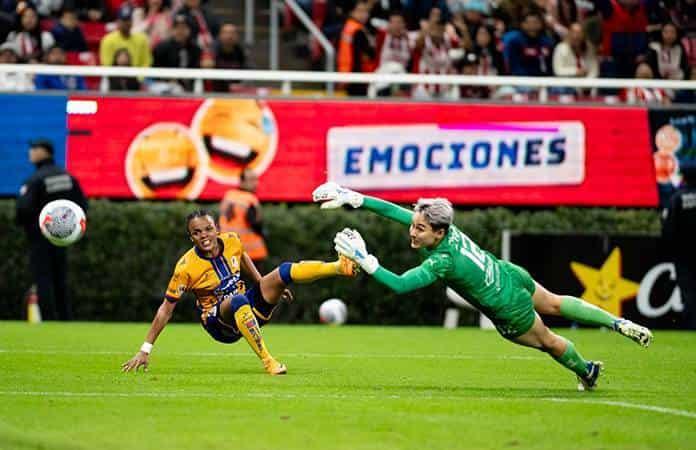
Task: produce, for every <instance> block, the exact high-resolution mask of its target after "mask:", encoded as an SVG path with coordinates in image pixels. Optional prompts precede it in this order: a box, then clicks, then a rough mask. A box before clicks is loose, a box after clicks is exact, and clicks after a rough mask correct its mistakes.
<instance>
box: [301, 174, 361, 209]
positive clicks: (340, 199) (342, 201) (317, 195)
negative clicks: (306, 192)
mask: <svg viewBox="0 0 696 450" xmlns="http://www.w3.org/2000/svg"><path fill="white" fill-rule="evenodd" d="M312 200H313V201H314V202H317V203H321V208H322V209H334V208H338V207H340V206H343V205H350V206H352V207H353V208H359V207H361V206H362V204H363V200H364V196H363V195H362V194H361V193H359V192H355V191H352V190H350V189H346V188H344V187H341V186H340V185H338V184H336V183H334V182H333V181H329V182H328V183H324V184H322V185H321V186H317V188H316V189H314V192H312Z"/></svg>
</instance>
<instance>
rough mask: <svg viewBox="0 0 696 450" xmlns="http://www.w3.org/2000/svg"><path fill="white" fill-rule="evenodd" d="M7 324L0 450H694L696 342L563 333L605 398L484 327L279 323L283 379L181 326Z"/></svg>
mask: <svg viewBox="0 0 696 450" xmlns="http://www.w3.org/2000/svg"><path fill="white" fill-rule="evenodd" d="M148 326H149V325H148V324H103V323H74V324H60V323H44V324H42V325H38V326H31V325H28V324H25V323H19V322H0V449H2V450H28V449H55V450H77V449H84V450H87V449H89V450H93V449H114V450H140V449H166V450H176V449H211V450H213V449H214V450H225V449H240V450H241V449H281V450H290V449H302V450H312V449H375V450H377V449H392V448H399V449H418V450H424V449H457V448H466V449H505V448H510V449H527V448H535V449H536V448H539V449H566V450H568V449H583V450H587V449H606V450H618V449H631V450H637V449H670V450H673V449H693V448H696V333H686V332H666V331H662V332H661V331H658V332H657V333H656V339H655V342H654V344H653V346H652V347H651V348H649V349H647V350H645V349H643V348H640V347H639V346H637V345H635V344H634V343H632V342H630V341H628V340H626V339H624V338H622V337H620V336H618V335H616V334H613V333H609V332H606V331H601V330H575V331H572V330H560V331H561V333H562V334H564V335H565V336H567V337H568V338H570V339H572V340H573V341H574V342H575V344H576V346H577V348H578V349H579V350H580V352H581V353H582V354H583V355H584V356H585V357H586V358H592V359H600V360H603V361H604V363H605V366H606V372H605V374H604V376H603V378H602V379H601V380H600V386H599V389H598V390H597V391H595V392H589V393H588V392H585V393H583V392H577V391H576V383H575V379H574V377H573V376H571V374H570V373H568V372H566V371H565V370H564V369H562V368H561V367H560V366H558V365H557V364H556V363H554V362H553V361H552V360H550V358H548V357H547V356H545V355H544V354H542V353H539V352H537V351H534V350H530V349H525V348H522V347H519V346H516V345H513V344H511V343H509V342H507V341H505V340H503V339H502V338H500V337H499V336H498V335H497V334H496V333H495V332H490V331H481V330H477V329H471V328H460V329H457V330H444V329H440V328H426V327H419V328H409V327H390V328H380V327H359V326H345V327H324V326H287V325H270V326H268V327H266V328H265V329H264V332H265V336H266V340H267V343H268V344H269V347H270V349H271V351H272V352H273V354H274V355H275V356H276V357H277V358H278V359H279V360H281V361H283V362H285V363H286V364H287V365H288V368H289V373H288V375H286V376H283V377H270V376H268V375H266V374H265V373H263V371H262V368H261V364H260V363H259V361H258V360H257V358H256V357H255V356H254V355H253V354H252V353H251V350H250V349H249V348H248V346H247V345H246V343H245V342H243V341H242V342H238V343H236V344H234V345H223V344H218V343H216V342H214V341H212V340H211V339H210V338H209V337H208V336H207V335H206V334H205V333H204V332H203V330H202V329H201V328H200V327H199V326H197V325H194V324H171V325H170V326H168V327H167V329H166V330H165V331H164V333H163V335H162V336H161V337H160V340H159V341H158V342H157V345H156V346H155V350H154V352H153V356H152V358H151V367H150V371H149V372H148V373H138V374H133V373H131V374H123V373H121V372H120V371H119V366H120V364H121V363H122V362H124V361H125V360H126V359H128V358H129V357H130V356H131V355H132V354H133V353H134V351H135V350H137V349H138V348H139V346H140V344H141V343H142V340H143V336H144V335H145V332H146V331H147V328H148Z"/></svg>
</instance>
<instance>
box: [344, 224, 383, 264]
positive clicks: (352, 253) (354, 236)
mask: <svg viewBox="0 0 696 450" xmlns="http://www.w3.org/2000/svg"><path fill="white" fill-rule="evenodd" d="M334 244H336V245H335V249H336V251H337V252H338V253H340V254H341V255H344V256H346V257H347V258H350V259H352V260H353V261H355V262H356V263H358V264H359V265H360V267H362V269H363V270H364V271H365V272H366V273H368V274H370V275H372V274H373V273H375V272H376V271H377V269H378V268H379V261H377V258H375V257H374V256H373V255H370V254H369V253H367V248H366V247H365V241H364V240H363V238H362V236H360V233H358V232H357V231H356V230H351V229H350V228H346V229H344V230H343V231H339V232H338V233H336V237H335V238H334Z"/></svg>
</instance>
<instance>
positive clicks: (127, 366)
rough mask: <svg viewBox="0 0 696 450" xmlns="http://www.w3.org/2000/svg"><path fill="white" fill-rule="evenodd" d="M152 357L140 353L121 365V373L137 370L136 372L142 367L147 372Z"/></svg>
mask: <svg viewBox="0 0 696 450" xmlns="http://www.w3.org/2000/svg"><path fill="white" fill-rule="evenodd" d="M149 357H150V355H148V354H147V353H145V352H138V353H136V354H135V356H134V357H132V358H131V359H129V360H128V361H126V362H124V363H123V364H122V365H121V371H122V372H130V371H131V370H135V371H136V372H137V371H138V369H140V367H142V368H143V372H147V365H148V359H149Z"/></svg>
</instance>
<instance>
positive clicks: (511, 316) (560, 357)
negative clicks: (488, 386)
mask: <svg viewBox="0 0 696 450" xmlns="http://www.w3.org/2000/svg"><path fill="white" fill-rule="evenodd" d="M313 199H314V201H315V202H320V203H322V205H321V207H322V208H324V209H327V208H329V209H330V208H338V207H340V206H342V205H350V206H352V207H353V208H359V207H363V208H365V209H368V210H370V211H372V212H375V213H377V214H379V215H381V216H384V217H387V218H389V219H392V220H395V221H397V222H400V223H402V224H404V225H409V226H410V228H409V236H410V238H411V248H413V249H416V250H418V251H419V252H420V253H421V255H422V256H423V258H424V261H423V263H422V264H421V265H420V266H418V267H415V268H413V269H410V270H408V271H406V272H405V273H403V274H402V275H396V274H394V273H393V272H391V271H389V270H388V269H385V268H384V267H381V266H380V265H379V261H378V260H377V258H375V257H374V256H373V255H370V254H369V253H368V252H367V250H366V248H365V242H364V241H363V239H362V237H361V236H360V234H359V233H358V232H357V231H355V230H349V229H345V230H343V231H341V232H339V233H338V234H337V235H336V238H335V239H334V243H335V244H336V250H337V251H338V252H339V254H342V255H345V256H347V257H349V258H351V259H352V260H354V261H355V262H357V263H358V264H359V265H360V266H361V267H362V268H363V270H364V271H365V272H367V273H368V274H370V275H372V276H373V277H375V279H377V281H379V282H380V283H382V284H384V285H386V286H388V287H389V288H391V289H392V290H394V291H395V292H397V293H404V292H410V291H413V290H415V289H419V288H422V287H425V286H428V285H430V284H432V283H433V282H434V281H435V280H437V279H438V278H439V279H442V280H444V281H445V282H446V283H447V284H448V285H449V286H450V287H451V288H453V289H454V290H455V291H457V292H458V293H459V294H460V295H461V296H462V297H464V298H466V299H467V300H469V301H470V302H471V303H472V304H473V305H474V306H476V307H477V308H478V309H479V310H480V311H481V312H482V313H484V314H485V315H486V316H488V317H489V318H490V319H491V320H492V321H493V323H494V324H495V325H496V328H497V330H498V332H499V333H500V334H501V335H502V336H503V337H505V338H507V339H509V340H511V341H513V342H516V343H518V344H521V345H525V346H528V347H533V348H536V349H539V350H541V351H544V352H546V353H548V354H549V355H551V356H552V357H553V358H554V359H555V360H556V361H558V362H559V363H560V364H562V365H563V366H564V367H566V368H568V369H570V370H571V371H573V372H575V374H576V375H577V376H578V380H579V381H580V384H579V385H578V388H579V389H581V390H584V389H588V390H589V389H593V388H594V387H595V386H596V384H597V379H598V377H599V375H600V372H601V370H602V363H601V362H599V361H586V360H585V359H584V358H583V357H582V356H580V354H579V353H578V352H577V351H576V350H575V346H574V345H573V343H572V342H570V341H569V340H568V339H565V338H564V337H562V336H559V335H557V334H555V333H553V332H552V331H551V330H549V329H548V328H547V327H546V325H544V322H542V320H541V318H540V317H539V314H538V313H542V314H550V315H555V316H562V317H565V318H567V319H571V320H575V321H577V322H581V323H585V324H589V325H602V326H606V327H609V328H611V329H613V330H614V331H617V332H618V333H620V334H622V335H624V336H626V337H628V338H630V339H632V340H634V341H635V342H637V343H639V344H641V345H642V346H644V347H647V346H648V345H650V342H651V340H652V333H651V332H650V330H648V329H647V328H645V327H642V326H640V325H637V324H635V323H633V322H631V321H629V320H626V319H621V318H617V317H614V316H613V315H611V314H609V313H608V312H606V311H604V310H602V309H600V308H597V307H595V306H593V305H591V304H589V303H587V302H585V301H583V300H581V299H579V298H575V297H571V296H567V295H566V296H561V295H556V294H553V293H551V292H549V291H548V290H546V289H545V288H544V287H543V286H542V285H540V284H539V283H537V282H536V281H534V279H533V278H532V277H531V276H530V275H529V274H528V273H527V271H526V270H524V269H523V268H521V267H519V266H516V265H515V264H512V263H510V262H507V261H502V260H499V259H498V258H496V257H495V256H493V255H492V254H491V253H488V252H486V251H484V250H482V249H481V248H480V247H479V246H478V245H476V243H474V242H473V241H472V240H471V239H470V238H469V237H468V236H467V235H466V234H464V233H462V232H461V231H460V230H459V229H457V227H456V226H454V225H453V224H452V219H453V216H454V211H453V209H452V205H451V203H450V202H449V201H448V200H446V199H443V198H435V199H425V198H422V199H420V200H418V203H417V204H416V205H415V211H410V210H407V209H405V208H401V207H400V206H397V205H394V204H392V203H389V202H386V201H383V200H380V199H377V198H374V197H369V196H364V195H362V194H360V193H358V192H355V191H352V190H350V189H345V188H342V187H341V186H339V185H337V184H336V183H325V184H323V185H321V186H319V187H317V188H316V189H315V190H314V193H313Z"/></svg>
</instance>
